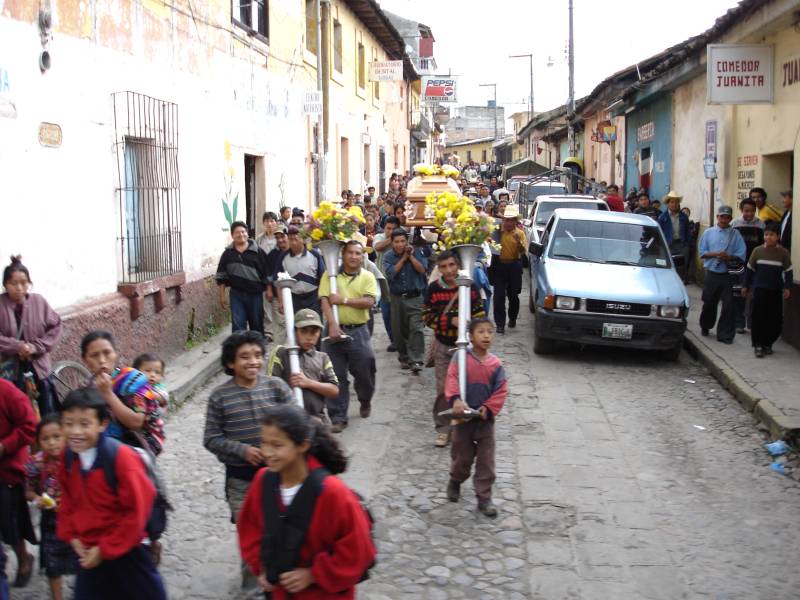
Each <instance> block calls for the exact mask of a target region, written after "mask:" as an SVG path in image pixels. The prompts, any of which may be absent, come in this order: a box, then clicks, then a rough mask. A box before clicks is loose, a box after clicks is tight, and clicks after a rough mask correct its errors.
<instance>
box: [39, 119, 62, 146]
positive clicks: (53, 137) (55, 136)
mask: <svg viewBox="0 0 800 600" xmlns="http://www.w3.org/2000/svg"><path fill="white" fill-rule="evenodd" d="M62 140H63V135H62V133H61V126H60V125H56V124H55V123H39V143H40V144H41V145H42V146H44V147H45V148H58V147H60V146H61V141H62Z"/></svg>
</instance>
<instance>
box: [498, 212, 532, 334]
mask: <svg viewBox="0 0 800 600" xmlns="http://www.w3.org/2000/svg"><path fill="white" fill-rule="evenodd" d="M518 220H519V208H518V207H517V205H515V204H514V205H511V206H507V207H506V208H505V211H504V212H503V223H502V225H501V226H500V231H499V232H497V231H496V232H495V234H494V237H495V241H498V242H499V244H500V254H499V256H495V257H494V258H493V259H492V264H491V265H490V266H489V282H490V283H491V284H492V286H493V287H494V324H495V327H496V328H497V333H500V334H502V333H505V330H506V298H508V326H509V328H511V329H513V328H514V327H516V326H517V317H518V316H519V294H520V292H521V291H522V256H523V255H524V254H525V252H526V251H527V247H528V240H527V238H526V237H525V232H524V231H522V229H521V228H520V227H517V224H518Z"/></svg>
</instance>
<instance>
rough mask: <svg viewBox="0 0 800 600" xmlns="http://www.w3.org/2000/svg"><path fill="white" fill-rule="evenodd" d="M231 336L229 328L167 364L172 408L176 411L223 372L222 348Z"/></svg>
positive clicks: (168, 387)
mask: <svg viewBox="0 0 800 600" xmlns="http://www.w3.org/2000/svg"><path fill="white" fill-rule="evenodd" d="M229 335H230V331H229V328H228V327H225V331H224V332H222V333H219V334H217V335H215V336H214V337H212V338H210V339H209V340H207V341H206V342H204V343H202V344H200V345H199V346H197V347H195V348H192V349H191V350H189V351H188V352H185V353H184V354H182V355H180V356H179V357H178V358H176V359H175V360H174V361H172V362H170V363H168V364H167V377H166V378H165V382H164V383H165V384H166V386H167V389H168V390H169V391H170V407H171V408H172V409H173V410H174V409H177V408H179V407H181V406H183V404H184V403H186V401H187V400H189V398H191V397H192V395H193V394H194V393H195V392H196V391H197V390H198V389H199V388H201V387H202V386H203V385H205V383H206V382H207V381H208V380H209V379H211V378H212V377H214V376H215V375H217V374H218V373H220V372H221V371H222V365H221V364H220V362H219V357H220V347H221V345H222V342H223V340H224V339H225V338H226V337H228V336H229Z"/></svg>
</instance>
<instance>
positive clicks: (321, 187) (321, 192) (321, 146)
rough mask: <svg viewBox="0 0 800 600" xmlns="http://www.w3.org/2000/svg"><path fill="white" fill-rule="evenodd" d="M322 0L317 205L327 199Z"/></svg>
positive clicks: (318, 0) (318, 7) (319, 1)
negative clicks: (320, 106) (320, 105)
mask: <svg viewBox="0 0 800 600" xmlns="http://www.w3.org/2000/svg"><path fill="white" fill-rule="evenodd" d="M321 4H322V0H316V2H315V5H316V6H315V8H316V11H317V92H318V93H319V95H320V101H321V104H322V109H321V110H320V111H319V116H318V117H317V184H318V185H317V189H316V190H315V191H316V193H317V206H319V204H320V202H323V201H324V200H325V193H326V190H325V187H326V186H325V160H326V156H325V118H324V111H325V109H324V107H325V98H324V94H325V91H324V89H323V87H322V7H321Z"/></svg>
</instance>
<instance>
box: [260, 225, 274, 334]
mask: <svg viewBox="0 0 800 600" xmlns="http://www.w3.org/2000/svg"><path fill="white" fill-rule="evenodd" d="M261 224H262V225H263V227H264V231H263V232H262V233H261V234H260V235H259V236H258V237H256V244H258V247H259V248H261V249H262V250H263V251H264V254H266V255H267V257H268V258H267V260H268V261H269V253H270V252H272V251H273V250H274V249H275V248H276V246H277V244H278V242H277V240H276V238H275V231H276V230H277V229H278V215H276V214H275V213H274V212H265V213H264V216H263V217H262V218H261ZM274 319H275V312H274V311H273V310H272V286H271V285H268V286H267V301H266V302H265V303H264V331H265V336H266V338H267V341H268V342H271V341H272V329H273V327H272V322H273V320H274Z"/></svg>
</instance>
